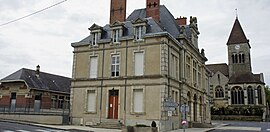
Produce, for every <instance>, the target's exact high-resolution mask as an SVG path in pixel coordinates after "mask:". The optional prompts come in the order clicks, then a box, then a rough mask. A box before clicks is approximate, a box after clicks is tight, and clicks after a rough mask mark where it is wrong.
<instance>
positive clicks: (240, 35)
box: [227, 18, 249, 45]
mask: <svg viewBox="0 0 270 132" xmlns="http://www.w3.org/2000/svg"><path fill="white" fill-rule="evenodd" d="M248 42H249V40H248V39H247V38H246V35H245V33H244V31H243V29H242V27H241V25H240V22H239V20H238V18H236V19H235V22H234V24H233V28H232V31H231V34H230V36H229V39H228V42H227V45H230V44H238V43H248Z"/></svg>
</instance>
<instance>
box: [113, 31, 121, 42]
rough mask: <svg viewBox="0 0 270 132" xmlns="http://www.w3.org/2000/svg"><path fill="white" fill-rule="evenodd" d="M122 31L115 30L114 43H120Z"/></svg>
mask: <svg viewBox="0 0 270 132" xmlns="http://www.w3.org/2000/svg"><path fill="white" fill-rule="evenodd" d="M119 37H120V31H119V29H115V30H113V43H119Z"/></svg>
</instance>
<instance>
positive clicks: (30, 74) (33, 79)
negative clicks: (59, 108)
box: [0, 68, 71, 93]
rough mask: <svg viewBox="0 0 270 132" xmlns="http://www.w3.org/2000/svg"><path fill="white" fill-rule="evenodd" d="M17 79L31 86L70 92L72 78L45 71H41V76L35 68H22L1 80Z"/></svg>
mask: <svg viewBox="0 0 270 132" xmlns="http://www.w3.org/2000/svg"><path fill="white" fill-rule="evenodd" d="M17 81H24V82H25V83H26V84H27V85H28V86H29V88H34V89H40V90H48V91H54V92H65V93H70V84H71V79H70V78H67V77H63V76H58V75H53V74H49V73H45V72H40V73H39V76H38V77H37V76H36V71H35V70H30V69H26V68H22V69H20V70H18V71H16V72H14V73H12V74H10V75H9V76H7V77H5V78H3V79H1V80H0V82H17Z"/></svg>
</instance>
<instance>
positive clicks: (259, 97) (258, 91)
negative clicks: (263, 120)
mask: <svg viewBox="0 0 270 132" xmlns="http://www.w3.org/2000/svg"><path fill="white" fill-rule="evenodd" d="M257 95H258V104H262V88H261V87H260V86H259V87H258V88H257Z"/></svg>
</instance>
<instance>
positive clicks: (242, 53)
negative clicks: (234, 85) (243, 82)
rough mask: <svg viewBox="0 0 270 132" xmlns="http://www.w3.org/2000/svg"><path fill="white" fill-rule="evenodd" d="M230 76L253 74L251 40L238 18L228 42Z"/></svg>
mask: <svg viewBox="0 0 270 132" xmlns="http://www.w3.org/2000/svg"><path fill="white" fill-rule="evenodd" d="M227 47H228V61H229V62H228V64H229V76H230V77H231V76H233V75H238V74H244V73H251V72H252V69H251V58H250V48H251V47H250V44H249V40H248V39H247V38H246V35H245V33H244V31H243V29H242V27H241V25H240V22H239V20H238V17H236V19H235V21H234V24H233V28H232V30H231V34H230V36H229V39H228V42H227Z"/></svg>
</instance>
